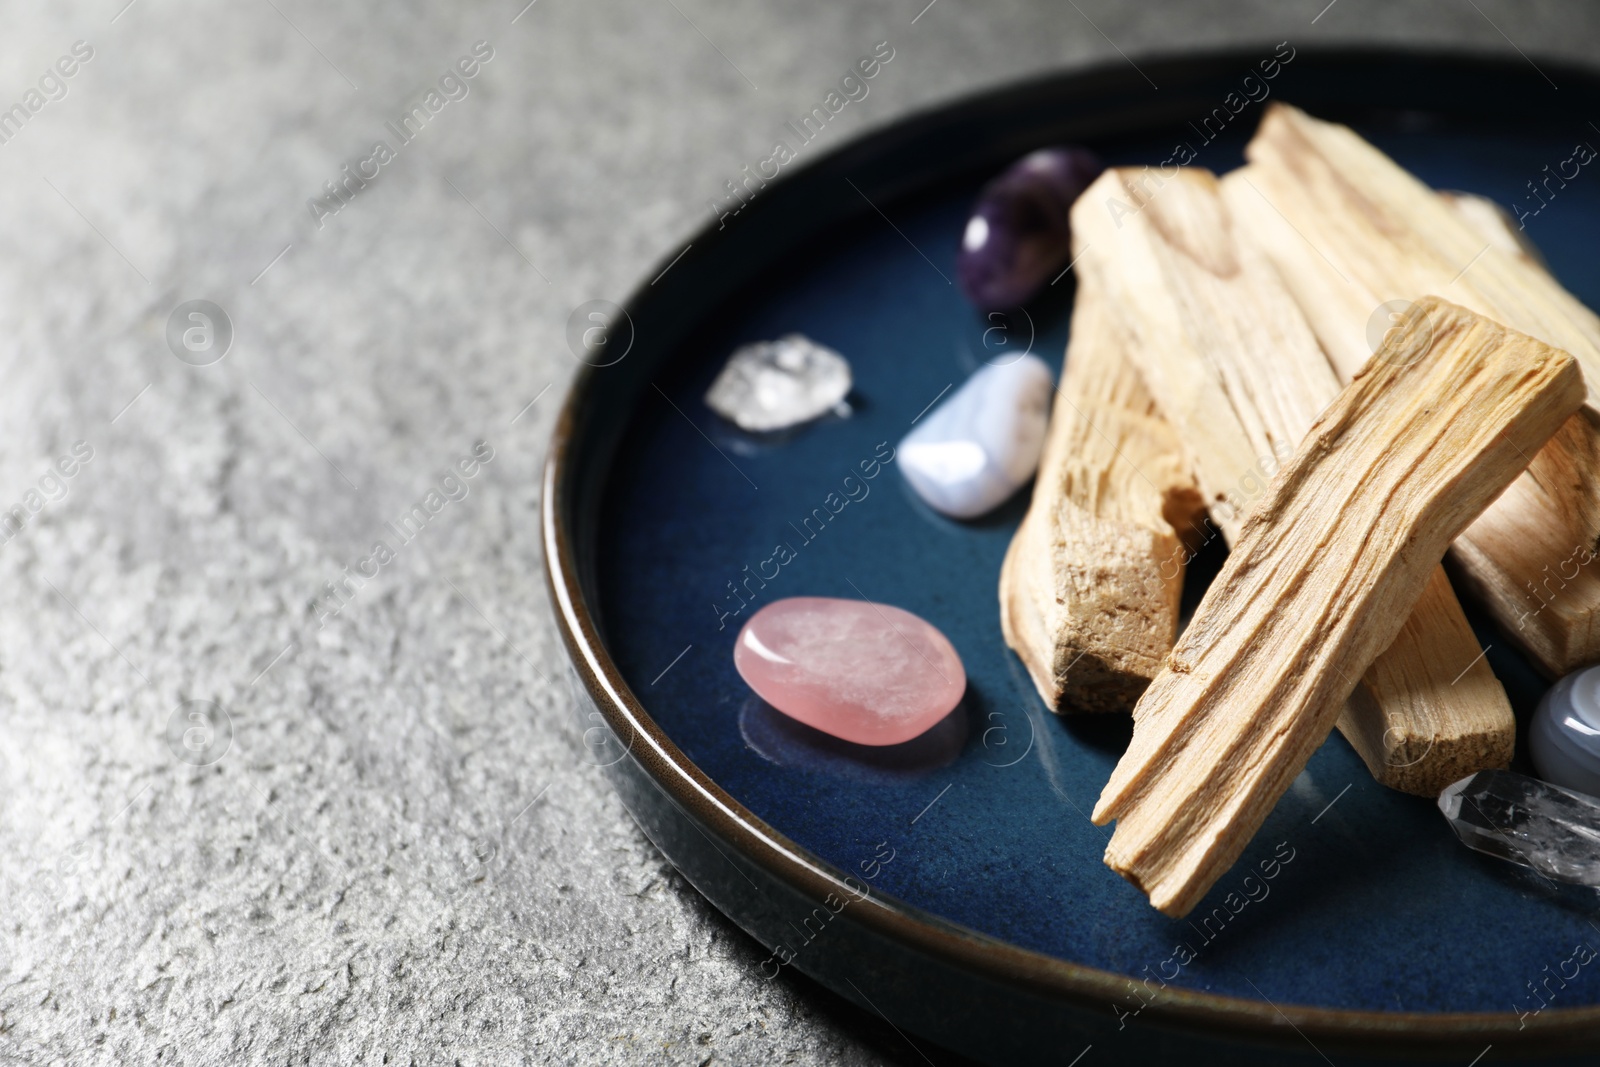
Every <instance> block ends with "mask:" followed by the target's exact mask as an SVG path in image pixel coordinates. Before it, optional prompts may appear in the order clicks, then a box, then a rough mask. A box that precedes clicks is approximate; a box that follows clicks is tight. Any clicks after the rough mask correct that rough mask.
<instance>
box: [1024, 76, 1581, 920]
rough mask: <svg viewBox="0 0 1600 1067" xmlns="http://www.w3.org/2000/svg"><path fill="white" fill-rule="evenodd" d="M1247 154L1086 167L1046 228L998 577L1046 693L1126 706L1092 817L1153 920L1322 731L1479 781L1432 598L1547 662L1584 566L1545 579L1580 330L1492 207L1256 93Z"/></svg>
mask: <svg viewBox="0 0 1600 1067" xmlns="http://www.w3.org/2000/svg"><path fill="white" fill-rule="evenodd" d="M1246 158H1247V160H1248V163H1247V165H1246V166H1244V167H1243V168H1241V169H1239V170H1237V171H1234V172H1232V173H1230V174H1227V175H1225V176H1223V177H1222V178H1220V179H1219V178H1217V177H1216V176H1214V175H1213V174H1211V173H1209V172H1206V171H1202V170H1198V169H1193V168H1177V169H1168V170H1167V171H1165V172H1163V171H1161V170H1157V169H1153V168H1148V167H1147V168H1143V169H1131V168H1125V169H1113V170H1110V171H1107V172H1106V173H1105V174H1104V175H1103V176H1102V177H1101V178H1100V179H1099V180H1098V181H1097V182H1096V183H1095V184H1094V185H1092V186H1091V187H1090V188H1089V189H1088V190H1087V191H1085V192H1084V194H1083V195H1082V197H1080V198H1079V200H1078V202H1077V204H1076V205H1075V207H1074V208H1073V212H1072V226H1073V235H1074V237H1073V239H1074V248H1073V255H1074V257H1075V259H1076V264H1077V265H1076V267H1075V268H1074V270H1075V272H1076V274H1077V277H1078V283H1077V284H1078V289H1077V296H1076V303H1075V306H1074V309H1073V319H1072V338H1071V343H1070V344H1069V346H1068V349H1067V361H1066V369H1065V370H1064V371H1063V375H1062V382H1061V387H1060V390H1059V394H1058V397H1057V401H1056V404H1055V412H1054V415H1053V420H1052V423H1051V429H1050V437H1049V441H1048V443H1047V445H1046V448H1045V453H1044V458H1043V461H1042V463H1041V466H1040V470H1039V477H1038V481H1037V483H1036V485H1035V488H1034V495H1033V502H1032V506H1031V507H1030V509H1029V511H1028V513H1027V516H1026V518H1025V519H1024V520H1023V522H1022V525H1021V526H1020V528H1019V529H1018V531H1017V534H1016V537H1015V539H1014V540H1013V542H1012V544H1011V548H1010V551H1009V552H1008V554H1007V556H1006V561H1005V566H1004V569H1003V571H1002V575H1001V579H1000V602H1001V620H1002V624H1003V627H1004V630H1005V634H1006V640H1007V642H1008V643H1009V644H1010V645H1011V647H1012V648H1014V649H1015V650H1016V651H1017V653H1018V655H1019V656H1020V657H1021V659H1022V660H1023V662H1024V663H1025V664H1026V665H1027V667H1028V670H1029V672H1030V674H1031V675H1032V677H1033V680H1034V683H1035V685H1036V686H1037V687H1038V689H1039V692H1040V694H1041V695H1042V696H1043V697H1044V699H1045V700H1046V701H1047V702H1048V703H1050V704H1051V706H1052V707H1055V708H1057V709H1058V710H1061V711H1063V712H1112V711H1129V710H1131V711H1132V713H1133V717H1134V734H1133V740H1132V743H1131V744H1130V746H1129V749H1128V751H1127V753H1126V754H1124V756H1123V757H1122V759H1121V761H1120V762H1119V763H1118V765H1117V767H1116V770H1115V771H1114V772H1113V774H1112V777H1111V780H1110V782H1109V783H1108V784H1107V785H1106V788H1105V791H1104V792H1103V794H1102V795H1101V797H1100V801H1099V803H1098V805H1097V806H1096V808H1095V811H1094V816H1093V817H1094V819H1095V821H1096V822H1102V823H1103V822H1107V821H1109V820H1111V819H1116V820H1117V829H1116V832H1115V834H1114V835H1113V837H1112V839H1111V842H1110V844H1109V846H1108V847H1107V850H1106V862H1107V864H1108V865H1110V866H1111V867H1112V868H1113V869H1114V870H1116V871H1118V872H1119V873H1120V874H1122V875H1123V876H1124V877H1126V878H1128V879H1129V880H1131V881H1132V882H1134V883H1135V884H1136V885H1138V886H1139V887H1140V888H1142V889H1143V890H1144V891H1145V892H1146V893H1147V894H1148V895H1149V897H1150V900H1151V903H1152V904H1153V905H1155V906H1156V907H1157V908H1159V909H1160V910H1162V911H1163V912H1166V913H1168V914H1170V915H1175V916H1178V915H1183V914H1185V913H1187V912H1188V911H1189V910H1190V909H1191V908H1192V907H1193V906H1194V905H1195V904H1196V903H1197V902H1198V901H1199V900H1200V899H1201V898H1202V897H1203V896H1204V895H1205V893H1206V892H1207V890H1208V889H1209V888H1210V887H1211V886H1212V885H1213V884H1214V883H1215V881H1216V880H1217V879H1218V878H1219V877H1220V876H1221V875H1222V874H1223V873H1224V872H1225V871H1226V870H1227V869H1228V867H1229V866H1230V865H1231V864H1232V863H1233V862H1234V860H1235V859H1237V858H1238V856H1239V854H1240V853H1241V852H1242V851H1243V849H1244V847H1245V845H1246V844H1247V843H1248V841H1249V839H1250V837H1251V836H1252V835H1253V834H1254V833H1255V831H1256V830H1257V829H1258V828H1259V827H1260V825H1261V823H1262V822H1263V820H1264V819H1265V818H1266V816H1267V814H1268V812H1269V811H1270V810H1271V809H1272V807H1273V805H1274V804H1275V803H1276V802H1277V800H1278V798H1279V797H1280V796H1281V795H1282V794H1283V792H1284V791H1285V790H1286V789H1287V788H1288V787H1289V784H1290V783H1291V782H1292V781H1293V779H1294V778H1295V776H1296V775H1297V774H1299V773H1300V771H1301V770H1302V769H1303V768H1304V766H1305V764H1306V762H1307V760H1309V759H1310V757H1311V754H1312V752H1313V751H1315V749H1316V748H1317V747H1318V746H1319V745H1320V744H1321V743H1322V742H1323V741H1324V740H1325V739H1326V737H1327V736H1328V734H1329V732H1330V731H1331V730H1332V729H1333V727H1334V726H1336V725H1337V727H1338V728H1339V730H1340V731H1341V732H1342V733H1343V734H1344V735H1345V737H1346V738H1348V739H1349V741H1350V743H1351V745H1352V746H1354V748H1355V749H1356V751H1357V752H1358V753H1360V755H1361V757H1362V758H1363V760H1365V762H1366V763H1367V765H1368V767H1369V768H1370V769H1371V771H1372V774H1373V776H1374V777H1375V778H1376V779H1377V780H1378V781H1380V782H1382V783H1383V784H1385V785H1387V786H1390V787H1392V788H1395V789H1401V790H1405V791H1408V792H1413V793H1419V794H1424V795H1437V794H1438V792H1439V790H1440V789H1442V788H1443V787H1444V786H1445V785H1447V784H1449V783H1451V782H1453V781H1456V780H1458V779H1460V778H1462V777H1464V776H1466V775H1468V774H1472V773H1474V772H1476V771H1479V770H1484V769H1487V768H1491V767H1501V766H1505V765H1506V764H1507V763H1508V762H1509V761H1510V759H1511V755H1512V747H1513V744H1514V738H1515V734H1516V724H1515V722H1514V720H1513V717H1512V712H1511V707H1510V705H1509V703H1508V702H1507V700H1506V695H1505V692H1504V690H1503V689H1502V688H1501V686H1500V683H1499V681H1498V680H1497V679H1496V678H1495V676H1494V672H1493V671H1492V670H1491V668H1490V666H1489V664H1488V662H1487V660H1486V659H1485V657H1484V654H1483V653H1484V649H1483V648H1482V647H1481V646H1480V645H1479V642H1478V640H1477V638H1476V637H1475V636H1474V634H1473V632H1472V629H1471V628H1470V627H1469V625H1468V624H1467V621H1466V618H1465V616H1464V615H1463V613H1462V609H1461V605H1460V603H1459V602H1458V600H1457V598H1456V596H1457V591H1460V592H1461V593H1463V594H1464V595H1466V596H1469V597H1471V598H1472V599H1473V600H1475V601H1476V602H1478V603H1480V604H1481V605H1483V606H1484V607H1485V608H1486V609H1487V611H1488V612H1489V614H1490V615H1491V616H1492V617H1493V618H1494V619H1495V620H1496V622H1497V623H1498V624H1499V626H1500V628H1501V629H1502V630H1503V631H1504V632H1505V633H1506V634H1507V636H1508V637H1509V638H1510V639H1512V640H1513V641H1515V642H1517V643H1518V644H1519V645H1521V647H1522V648H1523V649H1524V650H1525V651H1526V652H1527V653H1528V655H1529V657H1530V658H1531V659H1532V661H1533V662H1534V663H1535V664H1536V665H1538V666H1539V667H1540V668H1541V669H1542V670H1544V671H1545V672H1547V673H1549V674H1551V675H1559V674H1563V673H1566V672H1568V671H1570V670H1572V669H1574V668H1575V667H1577V666H1579V665H1583V664H1587V663H1592V662H1596V661H1600V616H1597V609H1600V568H1596V569H1584V568H1582V567H1579V566H1573V567H1570V568H1561V570H1560V578H1559V581H1558V582H1557V584H1556V585H1555V586H1552V584H1551V579H1552V576H1553V575H1554V574H1555V572H1554V571H1553V570H1552V568H1554V567H1558V566H1559V565H1560V564H1561V563H1562V562H1563V561H1571V560H1573V559H1574V555H1575V553H1580V554H1582V560H1583V562H1584V563H1587V562H1589V561H1591V560H1592V559H1593V558H1594V557H1595V554H1596V553H1597V551H1600V548H1597V544H1600V319H1597V318H1596V316H1595V315H1594V313H1592V312H1591V311H1589V309H1587V308H1586V307H1584V306H1583V305H1582V304H1581V303H1579V302H1578V301H1577V300H1576V299H1575V298H1573V297H1572V296H1571V295H1570V294H1569V293H1567V292H1566V291H1565V290H1564V289H1562V288H1561V286H1560V285H1559V284H1558V283H1557V282H1556V281H1555V280H1554V279H1553V278H1552V277H1551V276H1550V275H1549V274H1548V273H1547V272H1546V271H1545V269H1544V267H1543V265H1542V262H1541V261H1540V260H1539V258H1538V256H1537V254H1535V253H1533V252H1532V251H1531V250H1530V248H1529V247H1528V246H1526V245H1525V244H1523V243H1522V242H1521V241H1520V240H1519V234H1518V231H1517V230H1516V229H1515V228H1514V226H1513V225H1512V224H1511V223H1510V221H1509V219H1508V218H1507V217H1506V216H1505V215H1504V213H1502V212H1500V211H1499V209H1498V208H1496V207H1495V206H1494V205H1492V204H1490V203H1489V202H1487V201H1483V200H1479V199H1477V198H1475V197H1470V196H1464V195H1460V194H1444V193H1437V192H1434V191H1433V190H1431V189H1429V188H1428V187H1427V186H1425V185H1423V184H1422V183H1421V182H1419V181H1417V180H1416V179H1415V178H1414V177H1412V176H1411V175H1410V174H1408V173H1407V172H1406V171H1404V170H1403V169H1402V168H1400V167H1399V166H1398V165H1397V164H1395V163H1394V162H1393V161H1392V160H1390V159H1389V158H1388V157H1387V156H1385V155H1384V154H1383V153H1381V152H1380V151H1378V150H1377V149H1376V148H1374V147H1373V146H1372V145H1370V144H1368V143H1367V142H1365V141H1363V140H1362V139H1361V138H1360V137H1358V136H1357V135H1356V134H1355V133H1353V132H1352V131H1350V130H1349V129H1347V128H1345V127H1343V126H1338V125H1334V124H1331V123H1326V122H1322V121H1319V120H1316V119H1313V118H1311V117H1309V116H1307V115H1306V114H1304V113H1303V112H1301V111H1298V110H1296V109H1294V108H1292V107H1288V106H1284V105H1274V106H1272V107H1271V108H1269V109H1268V111H1267V113H1266V114H1265V116H1264V118H1263V119H1262V123H1261V127H1260V129H1259V130H1258V131H1257V133H1256V135H1255V137H1254V139H1253V140H1252V141H1251V142H1250V144H1249V147H1248V148H1247V149H1246ZM1586 383H1587V385H1586ZM1218 537H1220V538H1221V539H1222V540H1223V541H1224V542H1225V543H1226V544H1227V545H1228V546H1229V548H1230V550H1231V551H1230V554H1229V556H1228V559H1227V562H1226V563H1225V564H1224V566H1223V569H1222V572H1221V574H1220V575H1219V576H1218V577H1217V578H1216V579H1215V580H1214V581H1213V582H1212V584H1211V586H1210V587H1209V589H1208V590H1207V591H1206V594H1205V596H1204V599H1203V600H1202V601H1201V603H1200V606H1199V608H1198V609H1197V610H1196V611H1195V614H1194V616H1193V618H1192V619H1191V620H1190V622H1189V624H1188V626H1187V628H1186V629H1185V630H1184V632H1183V635H1182V637H1181V639H1180V638H1179V637H1178V634H1177V630H1178V625H1177V624H1178V604H1179V595H1180V592H1181V589H1182V583H1183V576H1184V568H1185V565H1186V563H1187V562H1188V561H1189V560H1190V559H1192V558H1193V555H1194V553H1195V552H1196V551H1198V550H1199V548H1200V547H1202V546H1203V545H1204V544H1205V543H1206V542H1207V541H1210V540H1212V539H1213V538H1218ZM1447 555H1448V562H1449V564H1450V566H1449V568H1448V572H1447V570H1446V568H1445V567H1443V566H1441V563H1442V562H1443V561H1445V560H1446V557H1447ZM1569 571H1576V573H1569Z"/></svg>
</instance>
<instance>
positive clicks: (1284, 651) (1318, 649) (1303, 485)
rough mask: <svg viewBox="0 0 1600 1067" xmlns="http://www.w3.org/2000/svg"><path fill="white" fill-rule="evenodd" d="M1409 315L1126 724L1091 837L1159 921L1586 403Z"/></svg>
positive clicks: (1318, 737) (1526, 341)
mask: <svg viewBox="0 0 1600 1067" xmlns="http://www.w3.org/2000/svg"><path fill="white" fill-rule="evenodd" d="M1418 311H1419V314H1418V315H1417V316H1416V317H1414V318H1412V319H1411V320H1410V321H1409V322H1408V324H1407V326H1406V327H1405V328H1404V329H1403V330H1402V331H1400V332H1398V333H1397V334H1395V335H1391V337H1390V339H1389V340H1388V341H1386V342H1385V343H1384V345H1383V346H1382V347H1381V348H1380V349H1379V351H1378V355H1377V357H1376V358H1374V359H1373V360H1372V361H1371V363H1369V364H1368V366H1367V368H1366V369H1365V370H1364V371H1362V373H1361V374H1359V375H1357V376H1356V379H1355V380H1354V381H1353V382H1352V383H1351V384H1350V385H1349V386H1348V387H1347V388H1346V389H1345V390H1344V391H1343V392H1341V393H1340V394H1339V396H1338V398H1337V399H1335V400H1334V402H1333V403H1332V404H1331V405H1329V407H1328V408H1327V410H1326V411H1324V412H1323V413H1322V415H1321V416H1320V417H1319V418H1318V419H1317V421H1316V423H1315V425H1313V426H1312V427H1311V430H1310V432H1309V433H1307V434H1306V437H1305V440H1304V441H1302V442H1301V444H1300V447H1299V448H1298V449H1297V450H1296V452H1295V454H1294V456H1293V458H1291V459H1290V460H1289V462H1288V463H1287V464H1285V466H1284V468H1283V470H1282V471H1281V472H1279V474H1278V476H1277V477H1276V478H1275V479H1273V482H1272V484H1271V486H1270V487H1269V488H1268V490H1267V496H1266V499H1265V500H1263V501H1262V502H1261V503H1260V504H1259V505H1257V507H1256V508H1255V509H1254V510H1253V511H1252V512H1251V514H1250V517H1249V519H1248V520H1246V522H1245V527H1244V530H1243V531H1242V534H1241V536H1240V538H1239V543H1238V544H1237V545H1236V546H1235V547H1234V549H1233V552H1232V554H1231V555H1230V556H1229V557H1228V561H1227V563H1226V564H1225V565H1224V566H1223V568H1222V573H1221V574H1219V575H1218V576H1217V579H1216V580H1215V581H1214V582H1213V583H1212V584H1211V588H1210V589H1209V590H1207V592H1206V595H1205V598H1204V599H1203V600H1202V601H1201V603H1200V607H1199V609H1198V610H1197V611H1196V612H1195V615H1194V618H1193V619H1192V620H1191V621H1190V623H1189V627H1188V629H1187V630H1185V631H1184V634H1183V636H1182V637H1181V638H1180V639H1179V641H1178V644H1177V647H1176V648H1174V649H1173V652H1172V657H1171V660H1170V661H1169V665H1168V667H1167V669H1166V670H1163V671H1162V672H1161V674H1160V675H1159V676H1158V677H1157V678H1156V680H1155V681H1154V682H1152V683H1151V684H1150V688H1149V689H1147V690H1145V695H1144V697H1143V698H1142V699H1141V700H1140V701H1139V704H1138V706H1137V707H1136V708H1135V709H1134V713H1133V715H1134V732H1133V741H1132V743H1131V744H1130V745H1129V746H1128V750H1127V752H1126V753H1124V754H1123V757H1122V759H1121V760H1120V761H1119V762H1118V763H1117V766H1116V769H1115V770H1114V771H1113V772H1112V774H1111V780H1110V781H1109V782H1108V783H1107V784H1106V787H1105V790H1104V792H1102V793H1101V795H1100V801H1099V803H1098V804H1096V805H1095V809H1094V816H1093V818H1094V821H1095V822H1097V823H1104V822H1106V821H1108V820H1110V819H1116V820H1117V829H1116V832H1115V833H1114V834H1113V835H1112V838H1111V841H1110V843H1109V844H1108V845H1107V847H1106V855H1105V860H1106V863H1107V864H1108V865H1109V866H1110V867H1111V868H1112V869H1113V870H1116V871H1117V872H1118V873H1120V874H1122V875H1123V876H1124V877H1125V878H1127V879H1129V880H1130V881H1132V882H1133V883H1134V884H1135V885H1138V886H1139V887H1140V888H1141V889H1143V890H1144V891H1145V892H1146V893H1148V894H1149V896H1150V903H1151V904H1153V905H1154V906H1155V907H1156V908H1158V909H1159V910H1161V911H1162V912H1164V913H1166V914H1168V915H1171V916H1175V917H1176V916H1182V915H1185V914H1187V913H1188V911H1189V910H1190V909H1191V908H1193V907H1194V905H1195V904H1196V903H1198V902H1199V900H1200V899H1201V898H1202V897H1203V896H1204V895H1205V894H1206V892H1207V890H1209V889H1210V887H1211V886H1212V885H1213V884H1214V883H1215V882H1216V880H1217V879H1218V878H1219V877H1220V876H1221V875H1222V873H1223V872H1224V871H1226V870H1227V869H1228V867H1229V866H1231V865H1232V863H1233V862H1234V860H1235V859H1237V858H1238V856H1239V853H1240V852H1242V851H1243V850H1244V847H1245V845H1246V843H1247V842H1248V841H1249V839H1250V837H1251V836H1252V835H1253V834H1254V833H1255V832H1256V830H1257V829H1259V828H1260V826H1261V823H1262V821H1263V820H1264V819H1265V818H1266V816H1267V813H1268V812H1269V811H1270V810H1271V809H1272V807H1273V805H1274V804H1275V803H1276V802H1277V800H1278V798H1279V797H1280V796H1282V795H1283V792H1284V790H1286V789H1287V788H1288V787H1289V783H1290V782H1291V781H1292V780H1293V779H1294V777H1295V776H1296V775H1297V774H1299V773H1300V771H1301V769H1302V768H1304V766H1305V764H1306V760H1308V759H1309V758H1310V756H1311V753H1312V752H1313V751H1314V750H1315V749H1316V747H1317V746H1318V745H1320V744H1321V743H1322V741H1323V739H1324V738H1325V737H1326V736H1327V733H1328V731H1329V729H1331V728H1332V726H1333V721H1334V719H1335V718H1336V717H1337V716H1338V714H1339V709H1340V707H1341V705H1342V704H1343V703H1344V700H1345V697H1346V696H1348V695H1349V693H1350V691H1351V689H1352V688H1353V687H1354V685H1355V677H1356V676H1357V675H1358V674H1359V673H1360V672H1362V671H1364V670H1365V669H1366V667H1367V666H1368V664H1370V663H1371V662H1372V660H1373V658H1374V657H1375V656H1376V655H1377V654H1378V652H1379V651H1380V650H1382V649H1383V648H1384V647H1385V646H1386V645H1388V643H1389V642H1390V641H1391V640H1393V639H1394V638H1395V636H1396V635H1397V634H1398V632H1399V631H1400V629H1401V625H1402V624H1403V623H1404V621H1405V619H1406V616H1407V615H1408V614H1410V611H1411V608H1412V605H1413V604H1415V603H1416V601H1417V599H1418V598H1419V597H1420V596H1421V595H1422V593H1423V591H1424V589H1426V587H1427V585H1428V582H1429V580H1430V579H1431V576H1432V573H1433V571H1434V569H1435V565H1436V563H1437V561H1438V560H1439V558H1440V557H1441V556H1443V555H1444V552H1445V549H1446V548H1448V547H1449V544H1450V542H1451V540H1452V539H1454V537H1455V536H1456V535H1458V534H1459V533H1460V532H1461V531H1462V530H1463V529H1465V528H1466V526H1467V524H1468V523H1469V522H1471V521H1472V519H1473V517H1474V516H1476V515H1477V514H1478V513H1479V512H1480V511H1481V510H1482V509H1483V508H1484V507H1485V506H1486V505H1487V504H1488V503H1489V502H1490V501H1491V500H1493V499H1494V497H1495V496H1496V495H1498V494H1499V493H1500V492H1501V491H1502V490H1503V489H1504V488H1505V487H1506V486H1507V485H1509V484H1510V483H1511V482H1512V481H1513V480H1514V479H1515V478H1516V476H1517V474H1518V473H1519V472H1520V471H1521V470H1522V469H1523V468H1524V467H1525V466H1526V464H1527V462H1528V460H1527V456H1529V455H1532V454H1533V453H1534V452H1535V451H1536V450H1537V449H1538V447H1539V446H1540V445H1542V444H1543V443H1544V442H1545V441H1546V440H1547V439H1548V438H1549V437H1550V436H1551V435H1552V434H1554V433H1555V432H1556V430H1557V429H1558V428H1559V427H1560V426H1561V423H1562V422H1563V421H1565V420H1566V418H1567V417H1568V416H1570V415H1571V414H1572V412H1574V411H1576V410H1577V409H1578V408H1579V406H1581V405H1582V403H1583V398H1584V387H1583V378H1582V375H1581V374H1580V373H1579V372H1578V367H1577V363H1576V362H1575V361H1574V360H1573V359H1572V357H1571V356H1569V355H1567V354H1566V353H1565V352H1562V351H1559V350H1558V349H1554V348H1551V347H1549V346H1548V345H1546V344H1543V343H1542V342H1539V341H1535V340H1534V339H1532V338H1531V337H1527V336H1525V335H1522V334H1518V333H1515V332H1513V331H1511V330H1508V329H1506V328H1505V327H1503V326H1501V325H1499V324H1498V323H1496V322H1493V321H1491V320H1489V319H1485V318H1483V317H1482V316H1479V315H1475V314H1473V313H1472V312H1470V311H1468V310H1466V309H1465V308H1461V307H1458V306H1456V305H1454V304H1449V303H1446V302H1445V301H1443V300H1440V299H1438V298H1436V297H1427V298H1424V299H1423V300H1421V301H1419V303H1418ZM1430 329H1431V333H1430V332H1429V331H1430Z"/></svg>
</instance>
